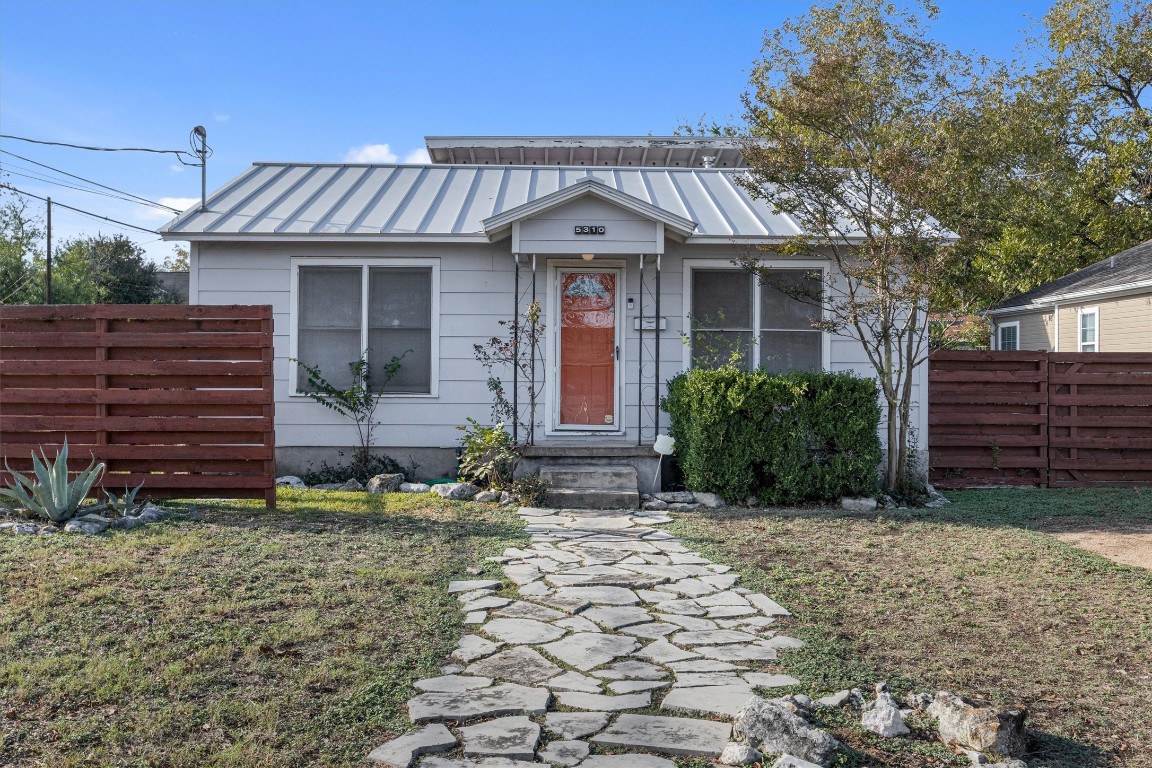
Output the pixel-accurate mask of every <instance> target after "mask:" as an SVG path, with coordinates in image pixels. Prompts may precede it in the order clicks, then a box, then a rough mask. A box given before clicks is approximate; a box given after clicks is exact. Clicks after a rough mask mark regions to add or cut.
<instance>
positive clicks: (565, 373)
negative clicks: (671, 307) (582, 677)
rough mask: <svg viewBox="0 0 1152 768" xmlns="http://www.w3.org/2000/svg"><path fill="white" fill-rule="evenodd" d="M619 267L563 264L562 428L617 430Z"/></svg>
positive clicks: (560, 274)
mask: <svg viewBox="0 0 1152 768" xmlns="http://www.w3.org/2000/svg"><path fill="white" fill-rule="evenodd" d="M619 282H620V273H619V271H618V270H615V269H572V270H564V269H561V270H559V271H558V272H557V283H558V288H559V294H560V296H559V302H558V303H557V307H558V308H559V323H558V326H559V352H560V356H559V360H560V376H559V381H560V386H559V390H560V392H559V394H560V397H559V400H560V403H559V406H560V407H559V414H558V419H557V427H558V428H559V429H569V430H601V431H617V430H619V429H620V424H619V413H618V412H617V402H616V401H617V390H618V384H617V380H616V379H617V375H616V374H617V364H618V360H619V356H620V347H619V344H620V342H619V338H618V336H617V328H618V323H617V317H616V306H617V296H618V287H619Z"/></svg>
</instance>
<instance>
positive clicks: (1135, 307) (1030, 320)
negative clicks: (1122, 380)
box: [984, 240, 1152, 352]
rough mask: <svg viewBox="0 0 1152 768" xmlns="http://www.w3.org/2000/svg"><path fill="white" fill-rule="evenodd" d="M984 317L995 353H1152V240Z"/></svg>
mask: <svg viewBox="0 0 1152 768" xmlns="http://www.w3.org/2000/svg"><path fill="white" fill-rule="evenodd" d="M984 314H985V315H987V317H988V318H989V319H990V320H991V321H992V341H991V344H992V349H1003V350H1012V349H1019V350H1040V351H1047V352H1152V240H1149V241H1148V242H1145V243H1141V244H1140V245H1137V246H1135V247H1133V248H1129V249H1128V250H1126V251H1122V252H1121V253H1118V254H1116V255H1115V256H1111V257H1109V258H1107V259H1104V260H1102V261H1098V262H1096V263H1095V264H1092V265H1090V266H1087V267H1084V269H1081V270H1078V271H1076V272H1073V273H1071V274H1069V275H1065V276H1064V277H1061V278H1057V279H1056V280H1053V281H1051V282H1048V283H1045V284H1044V285H1041V286H1039V287H1037V288H1033V289H1032V290H1030V291H1028V292H1027V293H1022V294H1020V295H1019V296H1013V297H1012V298H1010V299H1006V300H1005V301H1002V302H1000V303H999V304H997V305H996V306H994V307H992V308H991V309H989V310H987V311H986V312H985V313H984Z"/></svg>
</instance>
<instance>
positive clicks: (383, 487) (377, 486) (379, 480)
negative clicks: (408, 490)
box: [367, 473, 404, 493]
mask: <svg viewBox="0 0 1152 768" xmlns="http://www.w3.org/2000/svg"><path fill="white" fill-rule="evenodd" d="M403 482H404V475H401V474H399V473H385V474H381V475H376V476H375V477H373V478H371V479H369V480H368V486H367V490H368V493H395V492H396V491H398V490H400V484H401V483H403Z"/></svg>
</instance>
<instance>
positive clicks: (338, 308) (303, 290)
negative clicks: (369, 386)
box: [295, 264, 437, 394]
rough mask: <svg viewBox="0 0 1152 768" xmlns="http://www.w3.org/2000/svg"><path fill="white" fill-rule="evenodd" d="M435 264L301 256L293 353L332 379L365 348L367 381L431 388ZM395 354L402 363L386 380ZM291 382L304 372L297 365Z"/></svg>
mask: <svg viewBox="0 0 1152 768" xmlns="http://www.w3.org/2000/svg"><path fill="white" fill-rule="evenodd" d="M436 277H437V276H436V274H435V269H434V268H433V267H431V266H422V265H403V266H377V265H372V264H355V265H344V264H339V265H338V264H302V265H299V267H298V272H297V280H296V353H295V357H296V358H297V359H298V360H300V361H301V362H303V363H306V364H308V365H311V366H318V367H319V368H320V371H321V373H323V375H324V378H326V379H327V380H328V381H329V382H331V383H332V384H334V385H336V386H337V387H347V386H349V385H350V384H351V383H352V374H351V371H350V370H349V368H348V364H349V363H350V362H353V361H355V360H357V359H358V358H359V357H360V355H361V354H362V353H363V352H364V351H365V350H367V353H368V364H369V367H370V370H371V373H372V383H373V387H374V388H375V389H376V390H377V391H379V392H382V393H385V394H433V393H434V384H435V381H434V371H433V369H434V362H435V350H436V339H435V337H434V335H433V327H434V325H435V324H434V322H433V321H434V311H435V308H434V304H435V303H436V302H435V298H436V296H435V284H436ZM393 357H398V358H400V359H401V360H400V368H399V371H398V372H397V373H396V375H395V376H394V377H392V379H391V380H389V381H387V382H385V378H386V377H385V375H384V370H385V367H386V366H387V365H388V363H389V362H390V361H391V360H392V358H393ZM296 389H297V391H300V392H304V391H307V389H308V376H307V374H306V373H305V372H304V370H303V369H302V368H300V367H299V366H297V368H296Z"/></svg>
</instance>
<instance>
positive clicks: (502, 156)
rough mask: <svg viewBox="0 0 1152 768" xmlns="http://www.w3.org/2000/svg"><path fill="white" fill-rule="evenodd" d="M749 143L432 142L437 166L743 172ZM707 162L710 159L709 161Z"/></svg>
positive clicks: (631, 139) (626, 139)
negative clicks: (562, 166) (704, 168)
mask: <svg viewBox="0 0 1152 768" xmlns="http://www.w3.org/2000/svg"><path fill="white" fill-rule="evenodd" d="M742 141H744V140H741V139H734V138H723V137H701V136H427V137H425V139H424V143H425V144H426V145H427V147H428V156H429V157H431V158H432V162H433V163H435V164H444V163H448V164H470V165H564V166H576V167H579V166H616V167H629V166H631V167H641V168H652V167H662V168H701V167H709V168H743V167H745V166H746V165H747V163H746V162H745V161H744V155H743V152H742V144H741V142H742ZM705 158H707V159H705Z"/></svg>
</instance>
